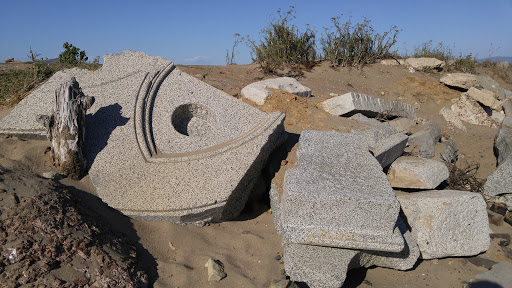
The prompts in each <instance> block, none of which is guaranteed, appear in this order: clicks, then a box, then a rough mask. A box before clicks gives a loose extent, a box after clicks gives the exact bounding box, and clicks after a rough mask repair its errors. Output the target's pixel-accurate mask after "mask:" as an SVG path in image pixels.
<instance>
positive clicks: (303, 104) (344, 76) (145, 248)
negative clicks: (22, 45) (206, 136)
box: [0, 63, 512, 287]
mask: <svg viewBox="0 0 512 288" xmlns="http://www.w3.org/2000/svg"><path fill="white" fill-rule="evenodd" d="M0 68H2V67H0ZM179 68H180V69H181V70H183V71H184V72H186V73H188V74H190V75H192V76H195V77H197V78H199V79H203V78H204V80H205V82H207V83H209V84H211V85H212V86H214V87H216V88H219V89H221V90H223V91H225V92H226V93H228V94H231V95H233V96H234V97H237V98H240V90H241V89H242V88H243V87H244V86H245V85H247V84H250V83H252V82H254V81H259V80H262V79H266V78H272V77H275V76H272V75H264V74H263V73H262V72H261V70H260V69H259V68H258V66H257V65H230V66H215V67H205V66H179ZM480 72H481V73H485V72H486V71H480ZM440 76H441V74H439V73H435V74H430V73H422V72H416V73H410V72H409V71H408V70H407V69H406V68H404V67H400V66H384V65H380V64H374V65H369V66H366V67H364V68H363V69H354V68H352V69H349V68H341V69H337V70H334V69H332V68H331V67H329V65H328V64H327V63H323V64H321V65H318V66H316V67H314V68H313V69H312V70H311V71H309V72H304V75H303V76H301V77H299V81H300V82H301V83H302V84H304V85H305V86H308V87H310V88H311V89H312V90H313V95H314V97H312V98H300V97H296V96H293V95H291V94H288V93H283V92H277V91H276V92H275V93H274V95H273V96H271V98H270V99H269V100H268V101H267V103H266V104H265V105H263V106H257V105H253V104H252V103H250V102H247V101H246V102H247V103H249V104H251V105H253V106H255V107H258V108H259V109H261V110H263V111H267V112H270V111H277V110H279V111H282V112H284V113H286V115H287V116H286V122H285V128H286V130H287V131H288V132H289V133H290V137H289V139H288V142H287V143H286V144H285V145H284V146H283V147H281V148H280V149H278V150H277V151H276V152H275V153H273V154H272V155H271V159H270V160H271V161H270V163H269V165H267V167H266V168H265V173H264V177H262V179H261V181H259V184H258V185H257V187H255V189H254V191H253V197H251V201H250V202H249V203H248V204H247V205H246V208H245V210H244V211H243V212H242V214H241V215H240V216H239V217H238V218H237V219H234V220H233V221H229V222H224V223H212V224H210V225H207V226H204V227H197V226H182V225H177V224H173V223H162V222H147V221H139V220H133V219H128V218H127V217H125V216H123V215H121V214H120V213H118V212H117V211H114V210H113V209H110V208H108V207H105V205H102V204H101V203H98V201H93V200H91V199H94V196H95V190H94V187H93V186H92V184H91V182H90V179H89V177H88V176H86V177H84V178H83V179H82V180H80V181H73V180H70V179H62V180H60V182H61V184H63V185H66V186H69V187H74V188H75V189H78V191H82V192H83V195H84V196H83V197H84V200H85V201H91V202H94V203H95V204H93V205H92V206H93V210H94V212H95V213H97V214H98V215H100V216H102V217H103V218H104V219H106V220H107V221H109V222H111V223H112V224H114V227H115V229H116V230H117V231H119V232H122V233H124V234H126V235H127V236H128V238H130V239H131V240H133V241H135V242H136V243H138V244H137V245H136V247H137V259H138V261H141V262H143V263H144V266H145V267H146V270H147V272H148V275H149V280H150V283H151V286H154V287H269V285H270V283H271V281H273V280H279V279H281V278H283V277H284V265H283V262H282V259H281V255H282V248H281V244H280V241H281V237H280V236H279V235H278V234H277V231H276V229H275V227H274V225H273V223H272V215H271V210H270V207H269V204H268V196H267V195H268V187H269V185H270V181H272V180H273V181H274V182H276V183H278V184H279V182H280V181H282V177H283V175H284V172H285V170H286V169H287V168H289V167H293V166H294V164H295V159H296V155H295V150H296V143H297V141H298V135H300V132H301V131H302V130H305V129H315V130H336V131H341V132H349V131H350V130H351V129H361V127H362V126H361V125H360V124H359V123H357V122H354V121H351V120H348V119H345V118H342V117H334V116H331V115H329V114H327V113H326V112H324V111H322V110H321V109H319V108H318V107H317V104H318V103H319V102H321V101H323V100H325V99H328V98H330V97H332V96H330V93H336V94H343V93H346V92H351V91H353V92H358V93H365V94H369V95H374V96H378V97H382V98H385V99H388V100H398V101H402V102H406V103H410V104H412V105H415V107H416V108H417V114H418V117H422V118H426V119H430V120H433V121H435V122H436V123H438V124H439V125H440V126H441V129H442V131H443V133H444V134H445V136H447V137H449V138H451V139H452V140H454V141H455V143H456V144H457V145H458V147H459V149H460V153H461V157H462V158H463V159H465V160H468V161H476V162H477V163H479V164H480V169H479V171H478V174H477V176H478V177H479V178H481V179H485V178H486V177H487V175H489V173H491V172H492V171H493V170H494V169H495V162H496V161H495V158H494V155H493V151H492V146H493V139H494V135H495V134H496V131H497V129H495V128H488V127H482V126H476V125H470V124H466V126H467V127H468V132H466V133H464V132H462V131H460V130H450V129H449V128H448V127H447V124H446V122H445V121H444V119H443V118H442V116H441V115H439V110H440V109H441V108H442V107H448V106H449V105H451V104H453V102H452V100H454V99H457V98H458V97H459V95H460V92H458V91H454V90H451V89H449V88H447V87H445V86H444V85H442V84H440V83H439V78H440ZM501 84H502V86H503V87H505V88H507V89H512V86H511V84H510V83H504V82H502V83H501ZM242 101H245V100H242ZM8 110H9V108H2V109H0V117H3V116H4V115H6V114H7V113H8ZM0 147H1V149H0V158H2V159H11V160H15V161H17V162H19V163H21V164H22V165H25V166H26V167H27V169H29V170H30V171H31V172H33V173H36V174H41V173H43V172H47V171H51V170H52V168H51V167H50V165H49V163H48V159H47V155H45V154H44V151H45V150H46V149H47V147H49V142H46V141H35V140H29V141H26V140H22V139H18V138H16V137H5V136H0ZM282 160H286V161H282ZM265 193H267V194H265ZM262 195H263V196H262ZM498 224H500V223H498ZM491 229H492V231H493V233H497V234H500V235H498V236H500V237H494V239H493V240H492V243H491V247H490V249H489V250H488V251H487V252H486V253H483V254H480V255H478V256H475V257H464V258H447V259H439V260H428V261H418V263H417V265H416V267H415V268H414V269H412V270H411V271H396V270H392V269H385V268H372V269H357V270H352V271H350V272H349V274H348V277H347V280H346V282H345V285H344V287H463V285H464V283H466V282H468V281H470V280H471V279H474V276H475V275H476V274H479V273H481V272H484V271H487V270H488V269H489V268H490V267H491V266H492V264H494V263H497V262H499V261H501V260H507V261H512V260H511V259H512V246H510V241H508V243H507V241H504V238H507V237H509V238H508V239H509V240H510V235H512V227H511V226H509V225H508V224H506V223H505V224H501V225H499V226H496V225H494V224H491ZM501 234H503V235H501ZM507 235H508V236H507ZM495 236H496V235H495ZM505 240H506V239H505ZM210 257H212V258H215V259H218V260H220V261H221V262H222V263H223V264H224V269H225V272H226V273H227V277H226V278H225V279H223V280H221V281H220V282H208V281H207V271H206V268H205V267H204V264H205V263H206V262H207V260H208V258H210Z"/></svg>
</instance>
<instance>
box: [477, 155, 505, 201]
mask: <svg viewBox="0 0 512 288" xmlns="http://www.w3.org/2000/svg"><path fill="white" fill-rule="evenodd" d="M483 193H484V195H486V196H496V195H500V194H508V193H512V158H508V159H506V161H504V162H502V163H501V165H500V166H498V167H497V168H496V170H494V171H493V172H492V173H491V174H490V175H489V176H487V180H486V181H485V184H484V192H483Z"/></svg>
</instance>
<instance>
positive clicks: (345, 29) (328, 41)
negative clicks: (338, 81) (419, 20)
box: [320, 17, 400, 66]
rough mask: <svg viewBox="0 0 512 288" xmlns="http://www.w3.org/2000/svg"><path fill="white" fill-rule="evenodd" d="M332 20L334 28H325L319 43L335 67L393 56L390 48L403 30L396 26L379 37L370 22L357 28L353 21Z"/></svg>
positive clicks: (365, 21)
mask: <svg viewBox="0 0 512 288" xmlns="http://www.w3.org/2000/svg"><path fill="white" fill-rule="evenodd" d="M331 20H332V23H333V26H332V27H330V28H324V30H325V31H324V32H325V35H324V36H323V37H322V39H321V40H320V42H321V45H322V50H323V52H324V57H325V58H326V59H327V60H329V61H330V62H331V64H332V65H333V66H340V65H341V66H347V65H353V66H354V65H359V66H361V65H365V64H370V63H374V62H375V61H376V60H377V59H380V58H385V57H389V56H390V55H391V54H392V53H391V52H390V49H391V48H392V47H393V45H395V43H396V42H397V36H398V34H399V33H400V30H397V29H396V26H393V27H391V28H390V29H389V30H388V31H386V32H384V33H382V34H379V33H377V32H376V31H375V29H374V28H373V26H372V25H371V21H370V20H368V19H364V21H363V23H357V24H355V25H354V24H352V21H351V19H349V20H348V21H347V22H345V23H343V24H341V23H340V17H334V18H331Z"/></svg>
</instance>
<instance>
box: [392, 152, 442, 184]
mask: <svg viewBox="0 0 512 288" xmlns="http://www.w3.org/2000/svg"><path fill="white" fill-rule="evenodd" d="M449 176H450V173H449V171H448V168H447V167H446V165H445V164H444V163H443V162H440V161H436V160H433V159H426V158H420V157H414V156H402V157H400V158H398V159H396V160H395V162H393V164H391V166H390V167H389V170H388V180H389V183H390V184H391V186H393V187H395V188H407V189H435V188H436V187H437V186H439V184H441V183H442V182H443V181H445V180H446V179H448V177H449Z"/></svg>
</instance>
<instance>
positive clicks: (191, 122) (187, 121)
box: [171, 104, 215, 137]
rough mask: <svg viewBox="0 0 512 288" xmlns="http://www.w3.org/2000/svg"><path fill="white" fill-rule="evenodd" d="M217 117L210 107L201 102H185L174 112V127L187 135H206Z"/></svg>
mask: <svg viewBox="0 0 512 288" xmlns="http://www.w3.org/2000/svg"><path fill="white" fill-rule="evenodd" d="M214 121H215V117H214V115H213V112H212V111H211V109H210V108H208V107H207V106H205V105H201V104H183V105H180V106H178V107H176V109H175V110H174V112H172V116H171V123H172V126H173V127H174V129H176V131H178V132H179V133H180V134H183V135H185V136H196V137H200V136H204V135H206V134H207V133H208V132H210V131H211V130H212V123H213V122H214Z"/></svg>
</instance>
